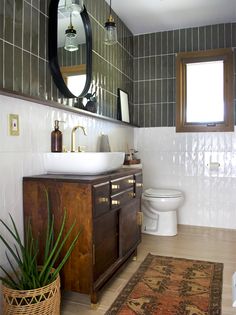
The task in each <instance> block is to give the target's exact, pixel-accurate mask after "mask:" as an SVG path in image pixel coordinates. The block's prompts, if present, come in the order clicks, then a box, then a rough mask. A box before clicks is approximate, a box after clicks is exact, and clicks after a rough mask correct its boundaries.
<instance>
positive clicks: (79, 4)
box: [65, 0, 84, 15]
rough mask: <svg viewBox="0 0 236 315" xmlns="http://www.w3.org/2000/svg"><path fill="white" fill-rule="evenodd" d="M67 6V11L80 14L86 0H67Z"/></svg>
mask: <svg viewBox="0 0 236 315" xmlns="http://www.w3.org/2000/svg"><path fill="white" fill-rule="evenodd" d="M65 8H66V10H67V12H71V13H73V14H75V15H76V14H80V12H81V11H83V9H84V0H65Z"/></svg>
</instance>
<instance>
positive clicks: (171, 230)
mask: <svg viewBox="0 0 236 315" xmlns="http://www.w3.org/2000/svg"><path fill="white" fill-rule="evenodd" d="M142 232H143V233H146V234H151V235H160V236H175V235H177V213H176V211H167V212H156V213H155V214H154V213H153V212H152V214H151V217H149V216H148V215H147V214H146V213H145V210H144V211H143V225H142Z"/></svg>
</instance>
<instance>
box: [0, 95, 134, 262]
mask: <svg viewBox="0 0 236 315" xmlns="http://www.w3.org/2000/svg"><path fill="white" fill-rule="evenodd" d="M0 108H1V110H0V218H1V219H3V220H7V221H9V216H8V214H9V213H11V214H12V216H13V217H14V219H15V221H16V224H17V226H18V228H19V230H20V232H21V235H23V209H22V178H23V176H28V175H36V174H42V173H44V167H43V159H42V156H43V153H44V152H49V151H50V148H51V144H50V141H51V131H52V130H53V126H54V120H55V119H58V120H64V121H65V124H61V128H60V129H61V130H62V132H63V143H64V145H65V146H66V147H67V148H68V149H69V148H70V133H71V129H72V128H73V127H74V126H75V125H78V124H80V125H82V126H84V127H85V128H86V130H87V136H84V135H83V133H82V132H81V130H77V133H76V144H77V146H78V145H85V146H86V151H97V148H98V140H99V136H100V135H101V133H104V134H107V135H108V136H109V140H110V145H111V150H112V151H125V150H126V148H127V146H129V147H130V148H133V146H134V145H133V128H131V127H128V126H125V125H121V124H116V123H112V122H109V121H105V120H102V119H96V118H93V117H89V116H82V115H78V114H75V113H72V112H67V111H63V110H59V109H55V108H52V107H48V106H44V105H40V104H36V103H33V102H28V101H24V100H20V99H16V98H11V97H6V96H3V95H0ZM10 113H11V114H18V115H19V125H20V135H19V136H15V137H13V136H9V134H8V115H9V114H10ZM1 233H2V226H1ZM3 233H5V232H4V231H3ZM0 264H2V265H5V264H6V259H5V249H4V248H3V246H2V244H1V243H0Z"/></svg>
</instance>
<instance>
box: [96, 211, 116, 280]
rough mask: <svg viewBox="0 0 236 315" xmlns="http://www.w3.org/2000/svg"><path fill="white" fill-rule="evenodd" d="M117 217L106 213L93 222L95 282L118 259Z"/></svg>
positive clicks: (113, 213) (114, 214) (114, 212)
mask: <svg viewBox="0 0 236 315" xmlns="http://www.w3.org/2000/svg"><path fill="white" fill-rule="evenodd" d="M118 232H119V217H118V212H117V211H112V212H108V213H106V214H105V215H103V216H101V217H99V218H97V219H96V220H94V245H93V247H94V248H93V260H94V261H93V266H94V268H93V269H94V273H93V280H94V281H96V280H97V279H98V278H99V277H100V276H101V275H102V274H103V273H104V272H105V271H106V270H107V269H108V268H109V267H110V266H111V265H112V264H113V263H115V262H116V260H117V259H118V257H119V237H118V235H119V234H118Z"/></svg>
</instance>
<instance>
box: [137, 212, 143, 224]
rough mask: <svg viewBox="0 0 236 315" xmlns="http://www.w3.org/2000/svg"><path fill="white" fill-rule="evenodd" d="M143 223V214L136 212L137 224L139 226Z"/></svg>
mask: <svg viewBox="0 0 236 315" xmlns="http://www.w3.org/2000/svg"><path fill="white" fill-rule="evenodd" d="M142 223H143V213H142V212H141V211H138V212H137V224H138V225H139V226H141V225H142Z"/></svg>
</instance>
